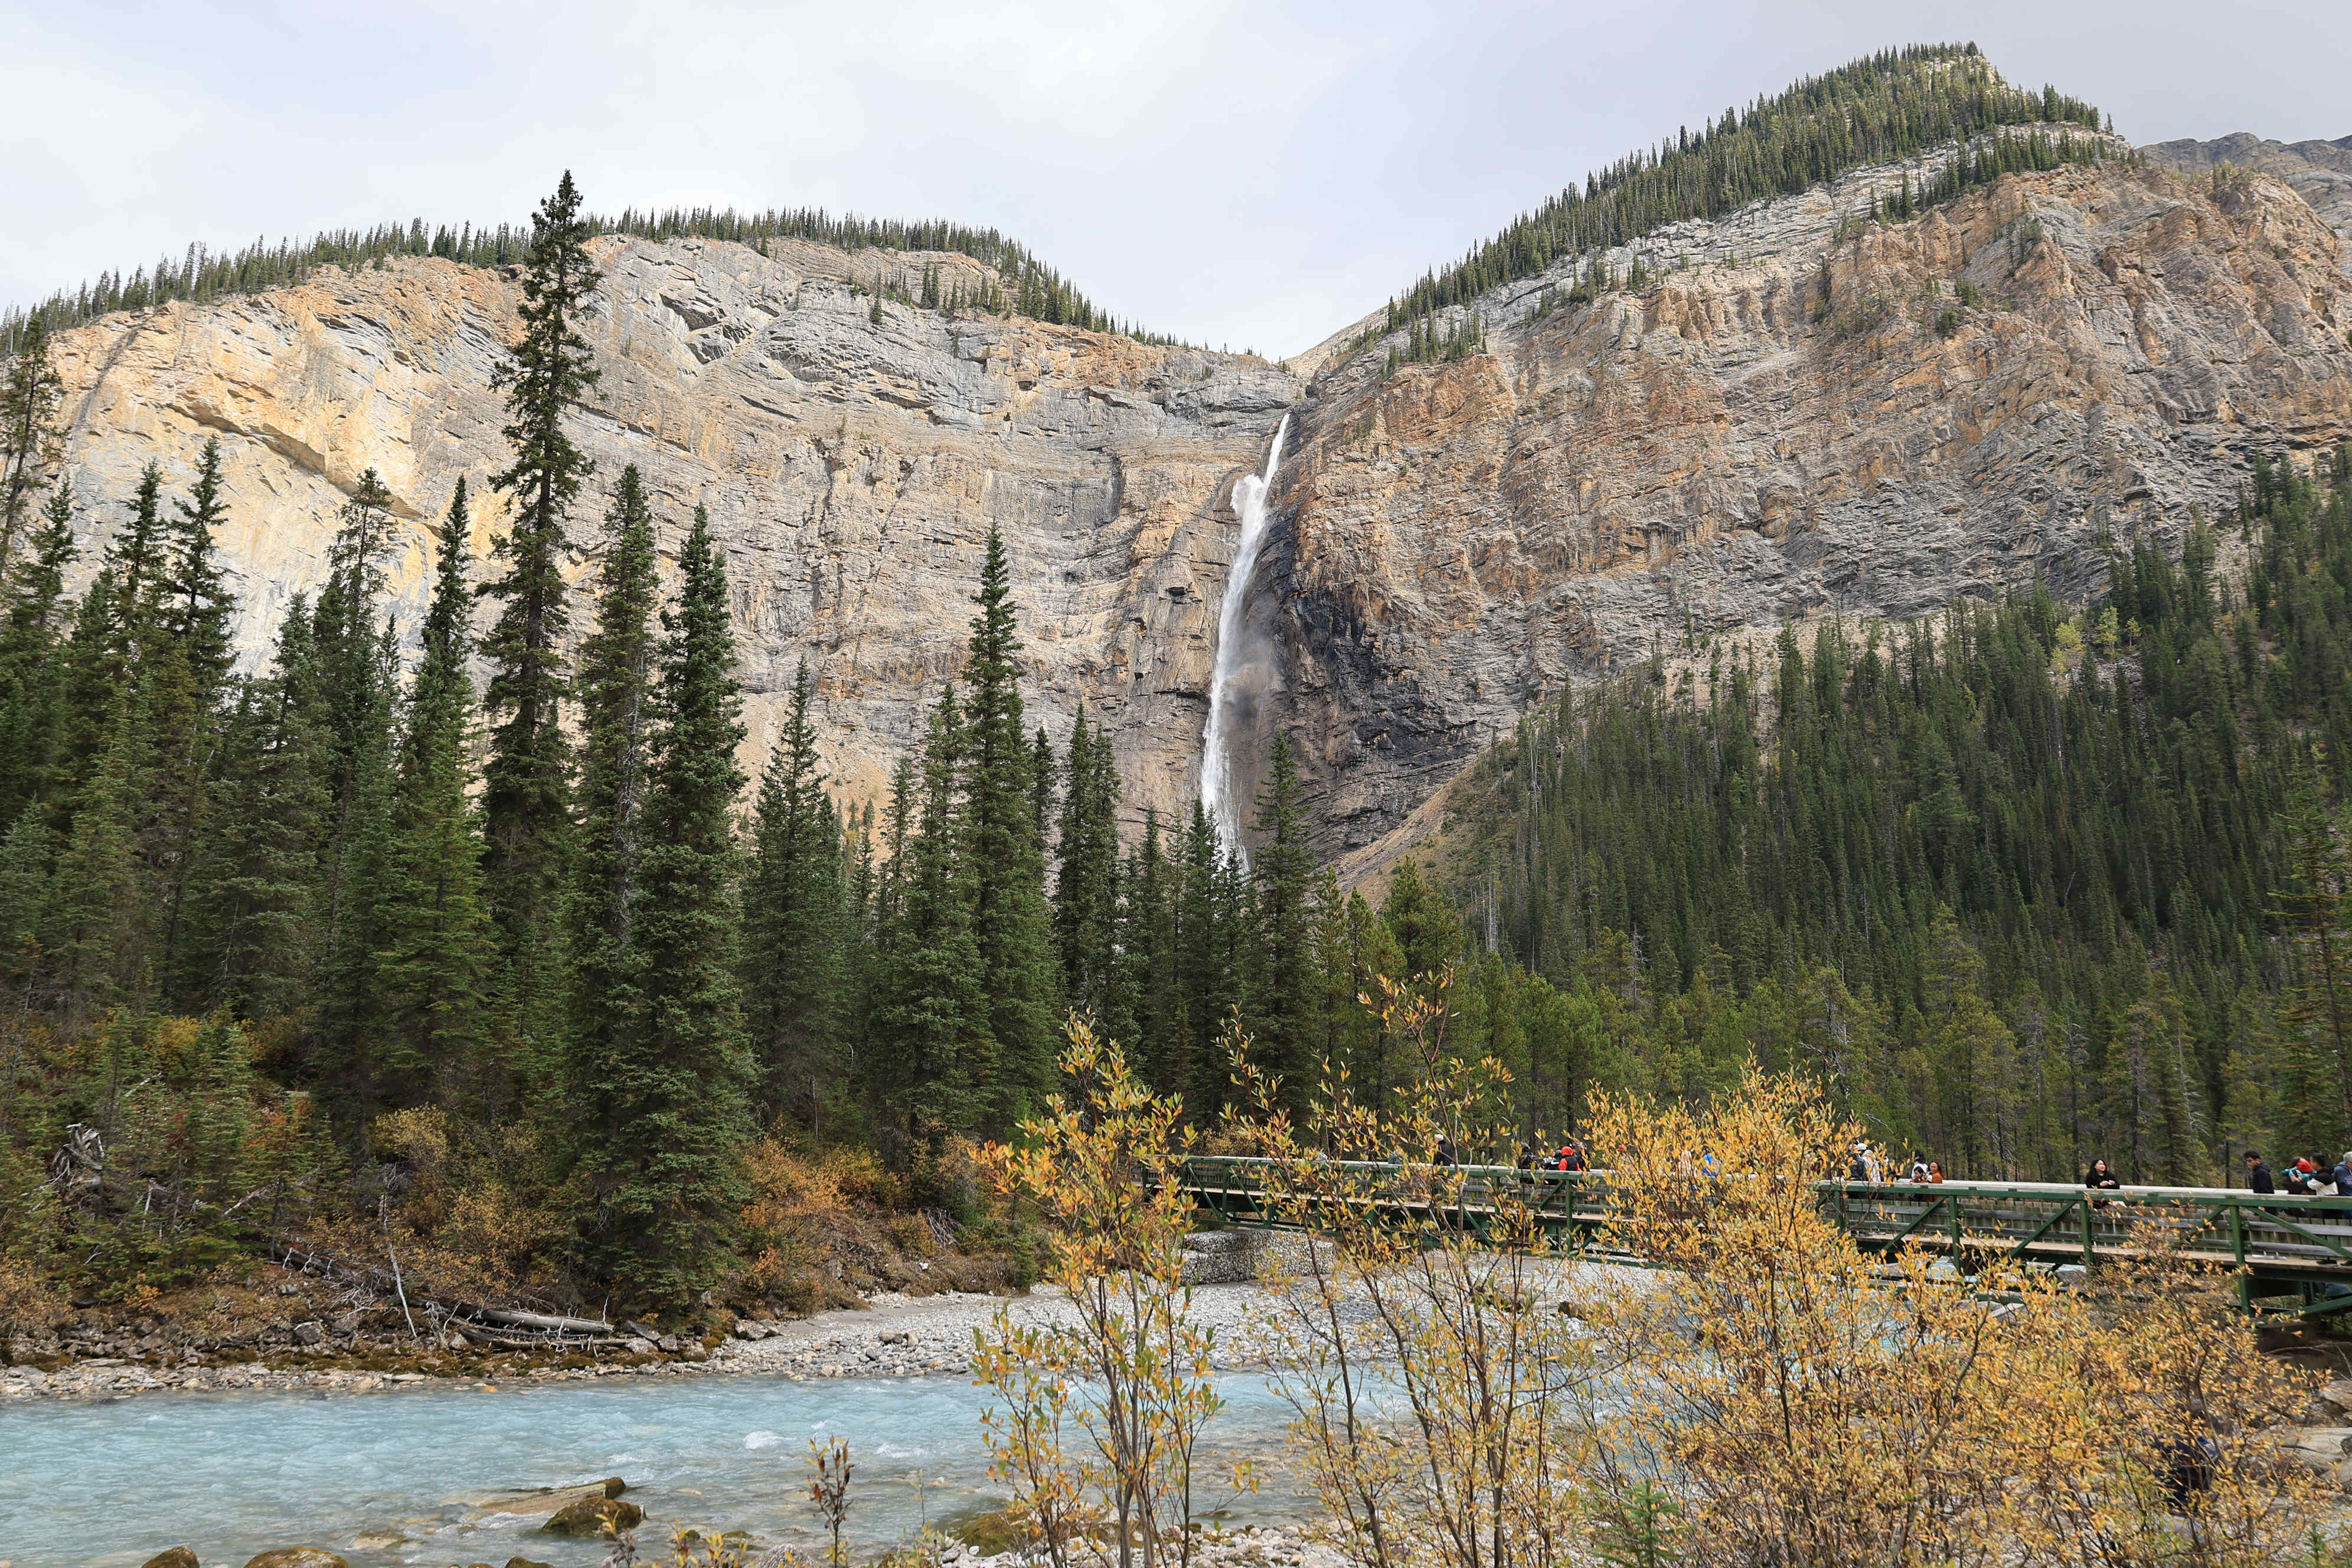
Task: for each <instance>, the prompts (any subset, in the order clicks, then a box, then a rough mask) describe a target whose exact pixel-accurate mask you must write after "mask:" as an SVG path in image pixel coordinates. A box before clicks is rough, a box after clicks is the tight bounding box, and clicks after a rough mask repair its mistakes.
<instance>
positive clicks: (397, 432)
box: [58, 239, 1298, 809]
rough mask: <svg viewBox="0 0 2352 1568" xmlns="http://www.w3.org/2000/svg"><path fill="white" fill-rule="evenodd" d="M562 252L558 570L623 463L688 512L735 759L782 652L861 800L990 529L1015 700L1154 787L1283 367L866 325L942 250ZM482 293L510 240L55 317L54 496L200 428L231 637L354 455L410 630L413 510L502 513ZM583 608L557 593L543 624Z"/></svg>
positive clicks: (784, 684)
mask: <svg viewBox="0 0 2352 1568" xmlns="http://www.w3.org/2000/svg"><path fill="white" fill-rule="evenodd" d="M594 252H595V255H596V258H597V259H598V262H599V264H600V265H601V266H602V267H603V268H604V283H603V286H602V288H601V289H599V291H598V293H597V295H596V297H595V300H594V307H593V316H592V319H591V321H589V323H588V326H587V333H588V335H589V337H590V338H591V340H592V341H593V344H594V346H595V349H596V353H597V355H598V359H599V363H601V365H602V367H603V380H602V382H601V384H599V385H598V386H597V387H596V389H595V390H594V391H593V393H592V394H591V395H590V396H589V398H588V400H587V401H586V403H585V405H584V406H583V410H582V413H581V416H580V418H579V419H578V421H577V422H576V431H577V438H579V439H580V440H581V442H582V444H583V447H585V448H586V449H587V450H588V452H589V453H590V454H591V455H592V456H593V458H595V460H596V463H597V474H596V477H595V479H593V480H592V483H591V491H590V494H589V495H588V496H586V497H583V504H582V505H581V506H580V508H579V509H578V511H577V513H576V515H575V516H574V518H573V521H572V535H573V537H574V539H575V540H576V541H578V542H579V543H580V545H581V547H582V552H583V553H582V556H581V558H580V559H579V561H578V562H577V563H576V566H577V574H578V575H579V576H580V577H582V578H585V577H586V575H587V574H589V572H590V571H591V570H592V569H593V556H592V552H593V550H594V548H595V547H596V544H597V542H598V541H599V540H600V539H601V537H602V532H603V526H602V521H601V515H602V510H603V506H604V501H603V499H602V494H603V491H604V488H605V487H609V486H610V485H611V483H612V482H613V481H614V479H616V478H617V477H618V475H619V473H620V470H621V468H622V467H623V465H625V464H627V463H635V464H637V465H638V466H639V467H640V468H642V470H643V471H644V473H645V476H646V481H647V483H648V485H649V486H650V488H651V489H652V490H653V492H654V494H655V496H656V500H657V503H658V505H659V508H660V510H661V513H662V521H663V529H662V536H661V537H662V542H663V545H664V547H665V549H666V550H667V549H670V548H674V547H675V544H676V542H677V539H678V538H679V537H680V535H681V534H682V532H683V530H684V526H685V524H686V522H687V521H688V517H689V515H690V514H691V511H692V510H693V508H694V507H695V506H696V505H698V504H700V505H705V506H707V507H708V508H709V512H710V517H711V521H712V523H713V525H714V527H715V529H716V531H717V532H718V534H719V538H720V540H721V542H723V544H724V545H725V547H726V549H727V552H728V562H729V567H730V574H731V576H732V582H733V586H734V591H735V597H736V608H737V628H738V632H739V634H740V642H741V649H742V654H743V666H744V668H743V674H744V677H745V679H746V680H747V682H748V684H749V687H750V691H751V703H750V705H749V716H750V720H751V730H752V733H751V739H750V741H749V742H748V743H747V748H746V752H747V755H746V761H747V763H753V764H754V765H756V761H757V759H759V758H761V757H762V756H764V755H765V752H766V743H767V739H768V732H769V727H770V725H771V723H772V720H773V718H774V715H775V711H776V707H777V703H776V698H777V694H778V693H779V692H780V691H789V689H790V687H791V684H792V679H793V668H794V666H795V664H796V663H797V661H798V660H800V659H802V658H806V659H807V660H808V661H809V665H810V668H811V670H812V671H813V672H814V675H815V677H816V679H817V680H818V683H819V689H820V693H821V700H820V710H821V719H822V722H823V725H824V748H825V752H826V753H827V759H828V765H829V766H830V768H831V770H832V772H833V774H834V776H835V781H836V785H837V787H839V788H841V789H842V790H843V791H844V792H845V793H846V794H847V795H850V796H851V797H852V798H857V797H867V798H871V797H874V796H877V795H880V794H881V793H882V792H883V790H884V789H885V788H886V785H887V774H888V770H889V767H890V764H891V763H892V761H893V760H894V759H895V758H896V756H897V755H898V753H899V752H901V751H902V750H903V749H905V748H907V747H908V746H909V745H910V744H913V743H915V742H918V741H919V737H920V735H921V732H922V715H923V712H924V710H926V708H927V706H928V704H929V702H930V701H931V700H933V699H934V698H935V697H936V696H937V693H938V690H939V688H940V683H941V681H942V680H943V679H946V678H947V677H948V676H949V675H950V674H951V673H952V672H953V671H954V670H955V669H956V668H958V667H959V665H960V663H961V650H962V644H963V638H964V636H965V633H966V628H967V626H968V623H969V621H970V618H971V605H970V595H971V589H972V584H973V583H974V580H975V579H976V577H977V575H978V572H979V567H980V559H981V552H982V545H983V543H984V542H985V539H986V535H987V531H988V529H989V527H990V525H991V524H999V525H1002V527H1003V531H1004V535H1005V539H1006V542H1007V544H1008V546H1009V548H1010V551H1011V554H1012V559H1013V570H1014V576H1015V584H1016V587H1015V595H1016V599H1017V601H1018V604H1019V607H1020V610H1021V615H1022V622H1023V634H1024V638H1025V639H1026V642H1027V645H1028V647H1027V650H1026V657H1027V659H1028V669H1029V674H1030V676H1031V677H1032V680H1033V687H1032V693H1031V695H1032V701H1033V703H1034V706H1035V707H1036V708H1037V709H1039V710H1041V714H1040V716H1041V717H1043V718H1044V719H1045V721H1046V722H1047V724H1048V727H1049V728H1051V729H1052V730H1053V731H1055V734H1056V735H1057V736H1059V735H1061V734H1063V733H1065V732H1066V730H1067V728H1068V721H1069V717H1070V715H1071V714H1072V713H1073V712H1074V711H1075V710H1076V706H1077V705H1078V703H1079V702H1080V701H1082V700H1083V701H1084V702H1085V703H1086V705H1087V710H1088V712H1089V714H1090V715H1091V716H1092V718H1093V719H1094V720H1095V721H1099V722H1102V723H1105V724H1107V725H1108V727H1109V728H1110V729H1111V731H1113V733H1114V734H1115V735H1116V736H1117V737H1118V748H1119V755H1120V757H1121V759H1122V762H1123V763H1124V765H1125V767H1126V771H1127V777H1128V783H1129V789H1130V792H1131V794H1132V795H1133V796H1134V798H1135V800H1136V802H1137V804H1138V805H1139V806H1140V805H1141V803H1143V802H1147V801H1148V802H1151V803H1154V804H1157V805H1160V806H1162V807H1163V808H1168V809H1189V805H1190V800H1191V795H1192V768H1193V759H1194V756H1195V753H1196V752H1197V749H1198V745H1199V736H1200V730H1201V725H1202V718H1203V714H1204V711H1205V707H1204V698H1205V690H1204V687H1205V683H1206V681H1207V679H1208V671H1209V660H1210V654H1211V648H1210V643H1211V639H1212V637H1213V634H1214V629H1215V620H1216V602H1217V598H1218V595H1219V593H1220V592H1221V590H1222V588H1223V575H1224V570H1225V566H1226V564H1227V562H1228V560H1229V558H1230V553H1231V545H1232V535H1233V532H1234V518H1233V515H1232V510H1231V508H1230V506H1229V504H1228V503H1227V500H1226V497H1227V494H1228V492H1229V491H1230V489H1231V481H1232V480H1233V479H1234V477H1236V476H1237V475H1239V474H1242V473H1244V472H1246V471H1248V470H1249V469H1250V468H1253V467H1254V466H1255V464H1256V462H1257V461H1258V460H1259V458H1261V457H1262V455H1263V453H1264V450H1265V445H1266V442H1267V440H1268V439H1269V438H1270V437H1271V436H1272V435H1273V432H1274V429H1275V426H1276V422H1277V421H1278V420H1279V419H1280V417H1281V415H1282V412H1283V411H1284V409H1286V407H1288V406H1289V405H1291V403H1292V402H1293V401H1294V400H1295V399H1296V397H1297V391H1298V387H1297V382H1296V381H1295V380H1294V379H1293V378H1292V377H1291V376H1290V375H1289V374H1287V373H1286V372H1283V371H1281V370H1279V369H1276V368H1275V367H1273V366H1271V365H1268V364H1266V363H1264V362H1263V361H1259V360H1255V359H1252V358H1248V357H1242V356H1229V355H1222V354H1213V353H1202V352H1198V351H1193V350H1189V349H1181V348H1167V347H1158V346H1152V345H1148V344H1145V343H1140V342H1135V341H1133V340H1131V339H1128V338H1123V337H1113V336H1108V335H1104V334H1100V333H1094V332H1086V331H1077V330H1076V329H1071V328H1064V327H1055V326H1047V325H1044V324H1041V323H1037V322H1034V321H1025V320H1019V319H1003V318H997V317H990V316H976V317H965V318H962V319H950V317H948V316H946V315H943V314H941V313H940V312H938V311H934V310H918V309H913V308H910V307H908V306H905V305H901V304H898V303H896V302H892V301H889V300H885V301H884V302H883V303H882V305H881V309H880V312H879V314H880V320H879V321H876V320H875V319H874V316H875V310H874V305H875V298H874V296H875V293H876V292H877V290H878V289H880V288H881V287H882V286H884V285H887V284H893V283H895V284H897V285H898V287H899V288H901V289H910V288H913V287H918V286H919V282H920V279H921V276H922V273H923V271H924V269H925V268H936V269H937V271H938V273H939V275H940V279H941V281H940V287H941V289H943V290H953V289H958V288H962V289H967V290H969V291H974V292H976V291H977V285H978V282H979V278H980V268H979V264H978V263H975V262H973V261H972V260H971V259H970V258H966V257H963V256H961V255H954V254H939V255H924V254H910V255H900V254H898V253H895V252H875V251H865V252H855V253H852V252H845V251H840V250H835V249H831V248H829V247H823V246H817V245H811V244H804V243H799V242H793V241H786V240H779V241H776V242H774V243H773V245H772V247H771V248H770V251H769V253H768V254H765V255H762V254H761V252H759V251H756V250H752V249H749V248H747V247H743V246H740V245H733V244H727V243H720V242H715V241H702V240H695V239H685V240H678V241H675V242H672V243H668V244H656V243H651V242H646V241H637V240H621V239H605V240H599V241H597V242H595V246H594ZM518 296H519V285H518V282H517V279H516V278H515V276H514V275H513V273H512V272H511V271H510V270H509V271H507V272H499V271H488V270H483V269H479V268H468V267H465V266H461V265H459V264H457V263H455V262H451V261H446V260H436V259H429V258H404V259H397V260H394V261H392V262H390V263H388V264H387V265H385V266H384V267H383V268H368V269H363V270H359V271H354V272H348V273H347V272H343V271H340V270H336V269H325V270H322V271H320V272H319V273H317V274H314V275H313V276H312V277H311V278H310V279H309V280H307V281H306V282H304V283H302V284H300V285H299V286H296V287H292V288H287V289H277V290H273V291H272V292H270V293H268V294H265V295H260V296H257V297H252V298H242V299H231V300H222V301H219V302H216V303H212V304H205V305H192V304H173V305H167V306H164V307H162V308H159V309H156V310H149V311H145V312H142V313H136V314H126V315H121V316H116V317H111V318H108V319H107V320H104V321H100V322H96V323H93V324H92V325H90V326H88V327H84V328H81V329H79V330H77V331H72V332H69V333H67V334H65V335H64V336H63V337H62V339H61V340H60V342H59V345H58V363H59V367H60V369H61V370H62V372H63V374H64V376H65V380H66V386H67V395H66V403H65V407H66V408H67V410H68V411H69V412H70V414H71V416H72V425H71V432H70V437H69V442H68V471H69V472H70V474H71V476H72V479H73V481H74V485H75V489H76V491H77V493H78V495H79V499H80V501H81V514H82V516H83V517H84V518H85V519H86V520H87V521H88V522H89V526H90V528H91V530H92V531H93V532H94V533H96V534H99V535H100V536H103V535H105V534H107V533H109V532H110V531H111V530H112V529H113V528H114V527H116V526H117V525H118V523H119V521H120V520H121V517H122V515H123V503H124V502H125V501H126V500H128V498H129V496H130V494H131V489H132V487H133V486H134V485H135V484H136V482H137V479H138V475H139V471H140V469H141V468H142V467H143V466H144V465H145V464H146V463H147V462H149V461H151V460H152V461H155V462H158V463H160V464H162V465H163V469H164V472H165V475H166V477H167V479H168V480H169V481H170V482H172V483H173V484H175V485H176V484H178V483H181V482H183V481H184V479H186V477H187V475H188V473H189V471H190V469H191V468H192V466H193V464H194V459H195V457H196V454H197V452H198V450H199V449H200V447H201V446H202V444H203V443H204V441H205V440H206V439H207V438H210V437H219V438H220V440H221V442H222V445H223V449H224V452H225V454H226V471H227V476H228V479H227V493H228V498H229V511H230V521H229V524H228V527H227V529H226V531H225V535H224V537H223V539H222V541H221V543H222V547H223V550H224V552H225V554H226V558H227V561H228V563H229V564H230V566H231V567H232V568H233V572H234V579H233V580H234V582H235V584H236V587H237V589H238V591H239V592H240V594H241V595H243V602H244V616H243V620H242V622H241V624H240V626H239V627H238V634H237V635H238V643H239V647H240V650H241V651H242V653H243V654H244V655H245V657H246V658H247V659H248V660H252V659H257V658H261V657H263V656H264V653H265V650H266V649H267V647H268V641H269V638H270V637H271V636H272V633H273V629H274V627H275V626H276V624H277V623H278V620H279V618H280V617H281V616H282V615H283V614H284V611H285V608H286V605H287V603H288V601H289V599H290V598H291V597H292V596H293V595H296V594H298V593H302V592H305V591H306V590H310V589H312V588H315V586H316V585H317V584H318V583H319V581H320V577H321V575H322V574H323V570H324V561H325V554H326V551H327V546H328V544H329V542H330V541H331V539H332V537H333V534H334V531H335V527H336V521H337V511H338V510H339V509H340V508H341V505H342V504H343V502H344V501H345V500H346V499H347V498H348V497H349V495H350V493H351V491H352V489H353V487H354V486H355V485H356V484H357V482H358V479H359V476H360V474H361V473H362V471H363V470H365V469H368V468H374V469H375V470H376V471H377V472H378V473H379V474H380V475H381V476H382V478H383V480H384V482H385V483H386V484H387V485H389V486H390V488H391V489H392V491H393V493H394V497H395V498H396V510H397V514H398V516H399V518H400V519H401V520H402V522H403V524H404V529H403V531H402V533H401V535H400V538H399V541H398V555H397V558H396V559H395V560H394V562H393V563H392V569H391V570H392V579H393V583H394V591H395V593H396V594H397V595H398V601H399V602H398V605H397V606H396V607H397V610H398V613H399V616H400V618H401V621H402V623H403V625H404V626H406V627H409V628H412V629H413V628H414V626H415V624H416V622H417V620H418V618H419V617H420V616H421V613H422V603H423V597H424V595H425V592H426V586H427V578H428V575H429V568H430V563H431V546H430V541H429V537H428V530H429V529H430V527H431V526H432V524H433V523H434V521H436V519H437V518H438V516H439V514H440V513H441V512H442V510H444V508H445V507H446V505H447V502H448V498H449V492H450V489H451V487H452V485H453V484H454V483H455V481H456V480H457V478H458V476H459V475H464V476H466V478H467V480H468V482H469V484H470V485H471V487H472V488H473V489H474V490H475V492H476V495H477V497H478V504H477V507H476V510H475V517H476V520H477V540H476V542H477V547H478V549H479V550H487V549H488V545H489V543H490V542H491V540H492V539H493V538H494V537H495V536H496V535H497V534H498V533H499V532H500V531H502V530H503V526H504V522H505V518H506V510H505V506H504V500H503V498H501V497H497V496H495V495H492V494H490V493H489V492H488V489H487V485H488V479H489V477H490V476H491V475H492V474H493V473H494V472H496V471H497V470H498V468H500V467H501V466H503V464H504V462H505V461H506V452H505V447H504V444H503V442H502V440H501V437H500V435H499V428H500V426H501V425H502V423H503V419H504V414H503V406H502V404H501V402H500V399H499V394H498V393H497V392H495V391H494V390H493V388H492V386H491V384H490V375H491V371H492V369H493V367H494V365H495V364H496V363H497V361H498V358H499V353H500V349H501V346H502V345H503V344H504V343H506V342H509V341H511V340H512V338H513V336H514V335H515V331H516V321H515V307H516V303H517V300H518ZM485 502H486V503H487V504H482V503H485ZM88 569H89V567H88V564H87V563H85V567H84V570H85V571H87V570H88ZM479 570H480V573H481V574H482V575H485V576H487V575H488V574H489V573H490V570H491V567H490V563H487V562H484V563H480V568H479ZM588 619H589V617H588V615H587V614H586V606H585V605H583V606H582V613H581V614H580V615H579V616H576V617H575V620H576V625H575V632H576V633H584V631H585V629H586V626H587V622H588Z"/></svg>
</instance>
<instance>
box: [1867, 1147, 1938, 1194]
mask: <svg viewBox="0 0 2352 1568" xmlns="http://www.w3.org/2000/svg"><path fill="white" fill-rule="evenodd" d="M1943 1179H1944V1166H1943V1163H1942V1162H1940V1161H1937V1160H1930V1159H1928V1158H1927V1156H1926V1155H1924V1154H1914V1155H1912V1156H1911V1166H1910V1169H1909V1170H1907V1171H1906V1172H1905V1173H1903V1174H1901V1175H1899V1176H1898V1175H1896V1174H1895V1163H1894V1162H1893V1161H1891V1160H1889V1159H1887V1158H1886V1156H1885V1155H1884V1154H1882V1153H1880V1152H1878V1151H1877V1150H1876V1149H1874V1148H1873V1147H1872V1146H1871V1144H1870V1142H1869V1141H1868V1140H1867V1139H1864V1140H1863V1141H1862V1142H1857V1143H1856V1144H1854V1146H1853V1159H1851V1160H1849V1161H1847V1162H1846V1180H1848V1181H1850V1182H1870V1183H1873V1184H1877V1183H1883V1182H1914V1183H1916V1184H1919V1185H1921V1186H1935V1185H1937V1184H1940V1183H1941V1182H1942V1181H1943Z"/></svg>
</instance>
